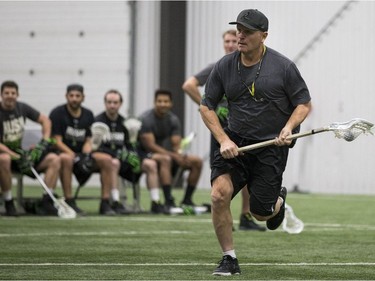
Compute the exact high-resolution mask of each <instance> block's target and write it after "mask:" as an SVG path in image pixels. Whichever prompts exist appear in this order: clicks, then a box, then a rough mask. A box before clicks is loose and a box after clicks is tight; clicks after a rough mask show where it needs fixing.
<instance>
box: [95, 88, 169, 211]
mask: <svg viewBox="0 0 375 281" xmlns="http://www.w3.org/2000/svg"><path fill="white" fill-rule="evenodd" d="M122 101H123V99H122V95H121V93H120V92H119V91H117V90H109V91H108V92H107V93H106V94H105V95H104V104H105V111H104V112H102V113H101V114H99V115H98V116H96V117H95V121H96V122H101V123H104V124H106V125H107V126H108V128H110V129H109V130H110V137H109V139H108V140H104V141H103V142H102V144H101V145H100V146H99V148H98V151H101V152H105V153H108V154H110V155H111V156H112V157H113V159H112V161H113V162H115V163H116V164H115V165H116V166H117V167H120V169H119V170H118V172H119V175H120V176H121V177H122V178H124V179H127V180H129V181H132V182H136V181H138V180H139V177H140V176H141V174H142V172H145V173H146V177H147V179H146V183H147V188H148V190H149V192H150V196H151V212H152V213H162V212H164V206H163V205H162V204H161V203H160V197H159V175H158V163H160V166H162V167H166V168H164V169H166V170H167V171H169V170H170V165H171V164H170V160H169V157H165V156H164V155H157V154H155V155H152V156H151V155H148V154H147V153H145V152H143V151H141V150H139V149H138V145H137V143H136V139H137V136H136V135H135V136H133V138H134V140H133V143H130V139H129V131H128V129H127V128H126V125H125V118H124V117H123V116H122V115H121V114H119V109H120V107H121V106H122ZM94 124H95V123H94ZM135 133H137V132H136V131H135ZM117 179H118V177H117V175H116V176H115V177H114V179H113V183H114V184H113V186H112V200H113V201H114V204H115V206H113V208H114V209H115V210H116V209H117V207H116V206H119V204H120V203H119V199H120V196H119V190H118V188H117V186H118V185H117ZM124 211H125V210H124Z"/></svg>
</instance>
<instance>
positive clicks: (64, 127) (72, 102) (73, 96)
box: [50, 84, 116, 215]
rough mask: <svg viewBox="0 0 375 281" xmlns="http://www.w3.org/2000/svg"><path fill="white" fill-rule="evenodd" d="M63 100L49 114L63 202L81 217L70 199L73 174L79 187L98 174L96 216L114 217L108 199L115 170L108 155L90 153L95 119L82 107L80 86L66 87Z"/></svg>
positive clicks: (82, 90) (81, 89) (82, 98)
mask: <svg viewBox="0 0 375 281" xmlns="http://www.w3.org/2000/svg"><path fill="white" fill-rule="evenodd" d="M65 96H66V100H67V103H66V104H63V105H60V106H57V107H56V108H55V109H53V110H52V112H51V113H50V118H51V120H52V135H53V137H54V138H56V141H57V144H56V146H57V149H58V151H59V153H60V154H59V156H60V159H61V173H60V179H61V183H62V187H63V191H64V196H65V201H66V203H67V204H68V205H69V206H71V207H72V208H73V209H74V210H75V211H76V212H77V213H78V214H83V211H82V210H81V209H80V208H78V206H77V204H76V202H75V200H74V198H73V195H72V174H73V173H74V174H75V176H76V178H77V180H78V181H79V183H80V185H83V184H84V183H85V182H86V180H87V179H88V178H89V177H90V175H91V173H92V172H94V171H99V172H100V178H101V183H102V190H101V198H102V199H101V203H100V208H99V213H100V214H101V215H115V214H116V213H115V211H114V210H113V209H112V207H111V206H110V203H109V197H110V190H111V188H112V179H113V176H112V175H113V173H116V170H115V167H113V166H112V165H113V163H112V158H111V157H110V156H109V155H108V154H105V153H101V152H93V153H91V152H92V148H91V130H90V127H91V125H92V123H93V122H94V115H93V113H92V111H91V110H89V109H87V108H85V107H83V106H82V105H81V104H82V103H83V101H84V98H85V95H84V89H83V86H81V85H79V84H72V85H69V86H68V87H67V91H66V95H65Z"/></svg>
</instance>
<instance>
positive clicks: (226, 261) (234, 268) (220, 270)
mask: <svg viewBox="0 0 375 281" xmlns="http://www.w3.org/2000/svg"><path fill="white" fill-rule="evenodd" d="M234 274H241V269H240V266H239V265H238V260H237V259H236V258H232V257H231V256H229V255H226V256H223V259H222V260H221V261H220V262H219V265H218V266H217V267H216V269H215V270H214V272H213V273H212V275H218V276H229V275H234Z"/></svg>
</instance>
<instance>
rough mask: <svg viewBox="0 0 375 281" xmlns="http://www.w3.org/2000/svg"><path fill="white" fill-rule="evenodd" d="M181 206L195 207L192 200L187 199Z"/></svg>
mask: <svg viewBox="0 0 375 281" xmlns="http://www.w3.org/2000/svg"><path fill="white" fill-rule="evenodd" d="M181 206H191V207H194V206H195V204H194V203H193V201H192V200H191V199H185V200H184V201H182V202H181Z"/></svg>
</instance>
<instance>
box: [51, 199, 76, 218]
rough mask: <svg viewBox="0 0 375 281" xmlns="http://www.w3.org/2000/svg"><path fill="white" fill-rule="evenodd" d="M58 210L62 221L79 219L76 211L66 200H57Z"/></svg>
mask: <svg viewBox="0 0 375 281" xmlns="http://www.w3.org/2000/svg"><path fill="white" fill-rule="evenodd" d="M54 205H55V207H56V209H57V215H58V216H59V217H60V218H62V219H74V218H76V217H77V213H76V211H74V210H73V209H72V208H71V207H70V206H69V205H68V204H67V203H66V202H65V200H64V198H59V199H57V202H56V203H55V204H54Z"/></svg>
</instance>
